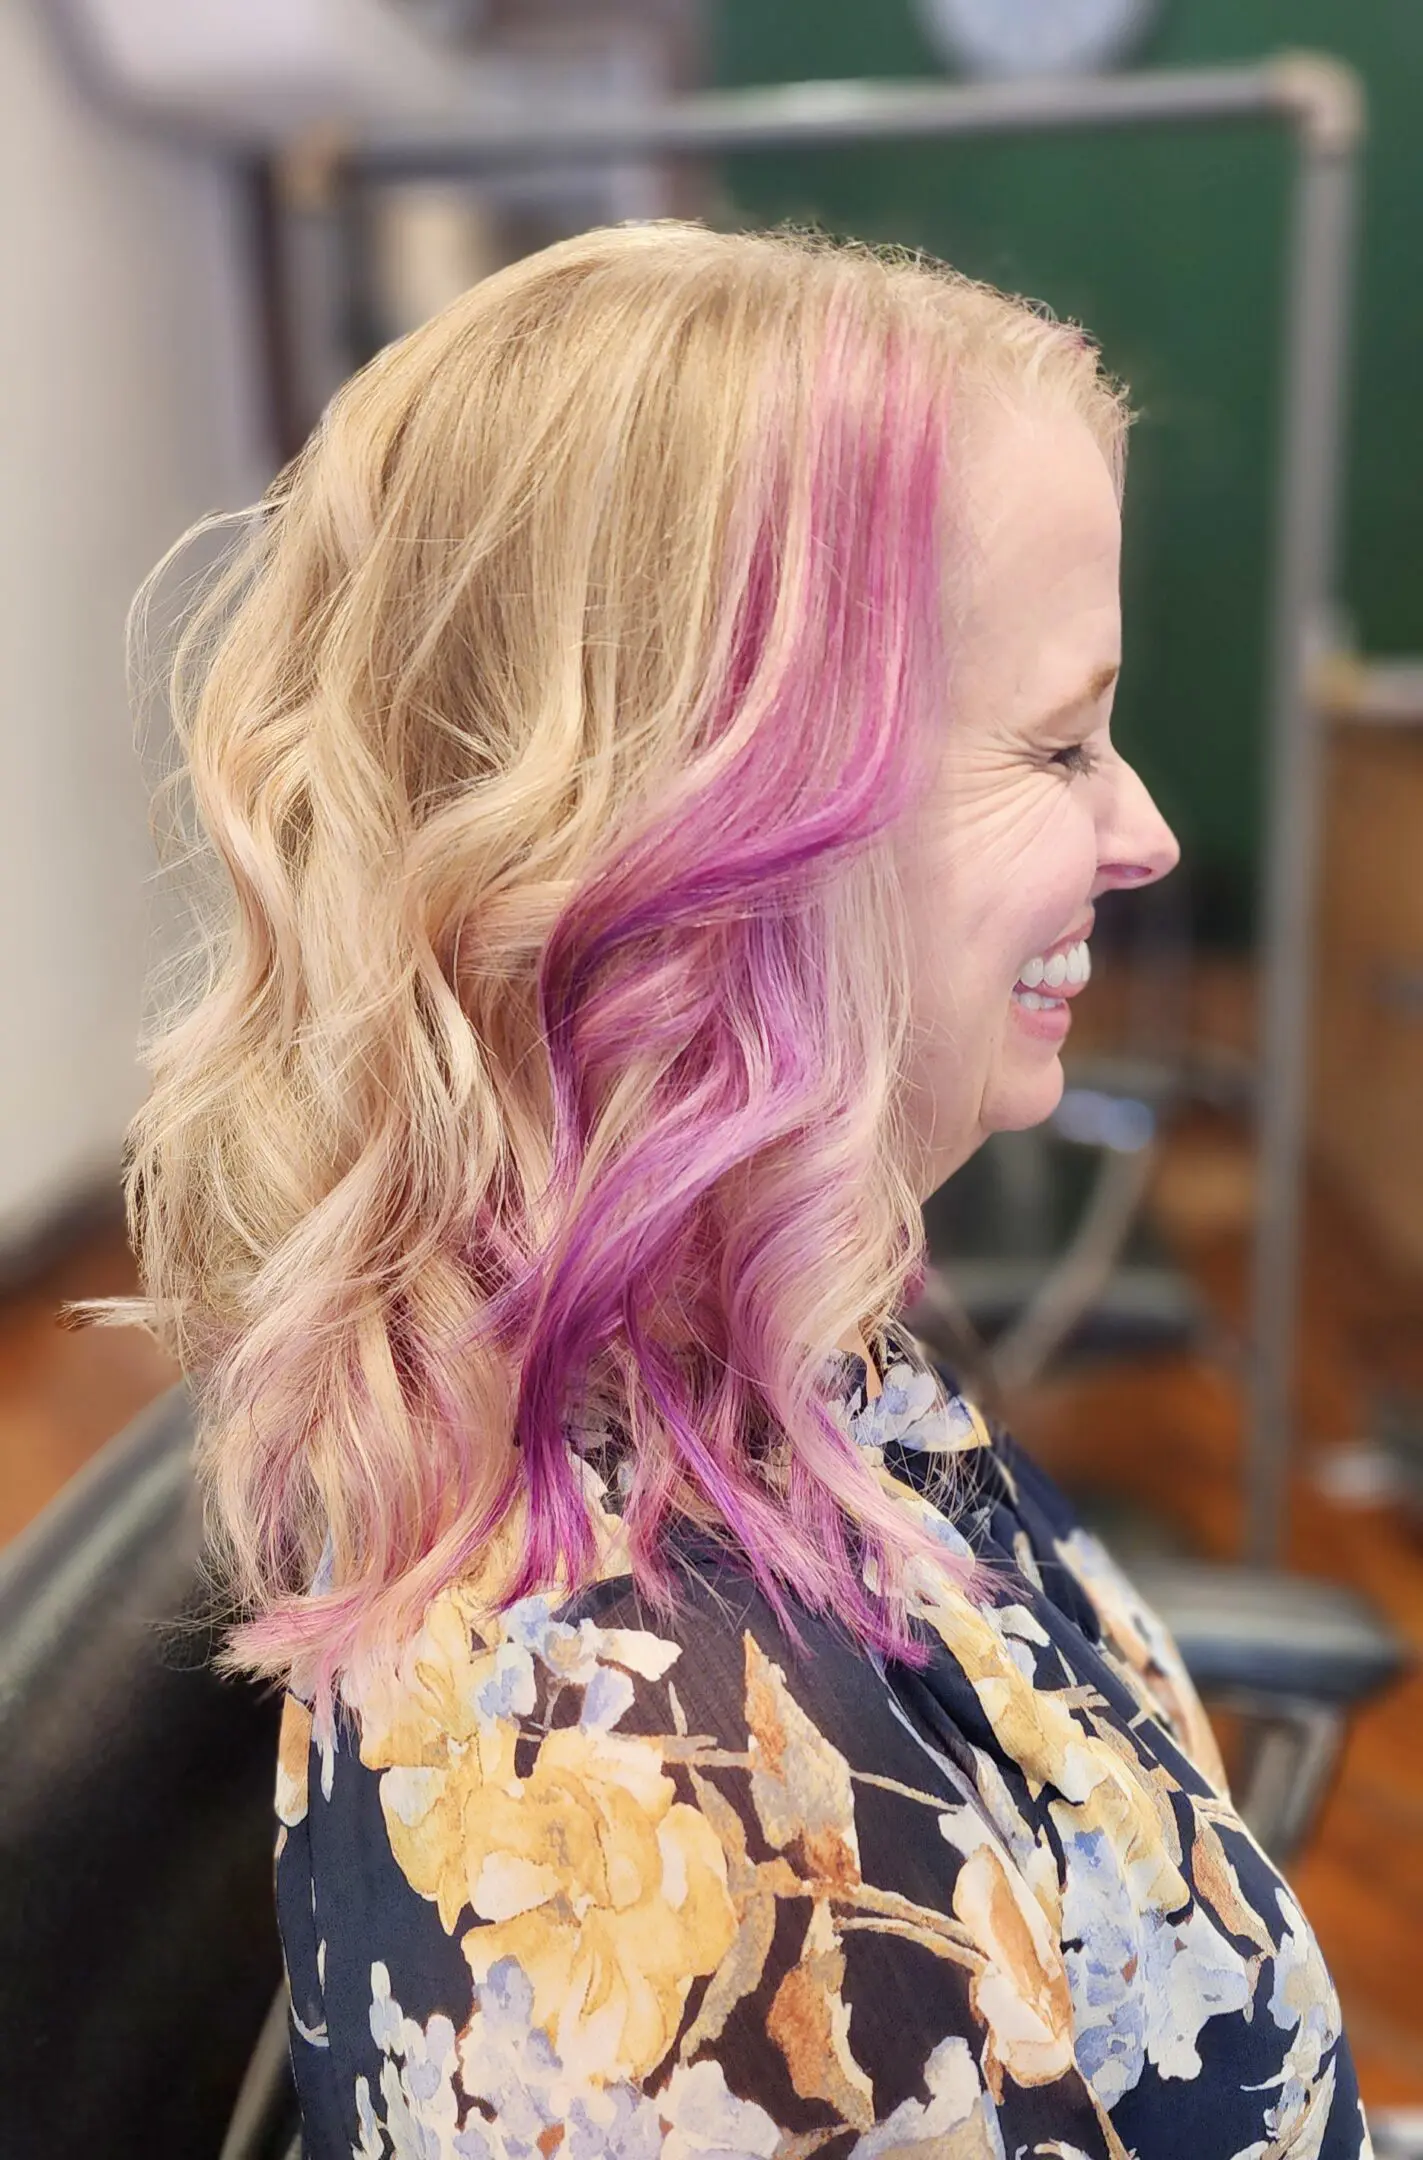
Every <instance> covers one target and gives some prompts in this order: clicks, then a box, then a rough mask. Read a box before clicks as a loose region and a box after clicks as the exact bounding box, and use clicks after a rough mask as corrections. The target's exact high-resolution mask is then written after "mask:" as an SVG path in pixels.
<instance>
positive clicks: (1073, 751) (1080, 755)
mask: <svg viewBox="0 0 1423 2160" xmlns="http://www.w3.org/2000/svg"><path fill="white" fill-rule="evenodd" d="M1050 763H1052V764H1054V765H1056V766H1058V767H1059V769H1060V770H1061V771H1063V772H1070V773H1090V772H1095V771H1096V770H1097V753H1096V751H1095V750H1094V749H1093V748H1092V746H1091V744H1090V743H1085V742H1080V743H1068V744H1067V746H1066V747H1065V748H1064V749H1061V750H1054V751H1053V753H1052V757H1051V759H1050Z"/></svg>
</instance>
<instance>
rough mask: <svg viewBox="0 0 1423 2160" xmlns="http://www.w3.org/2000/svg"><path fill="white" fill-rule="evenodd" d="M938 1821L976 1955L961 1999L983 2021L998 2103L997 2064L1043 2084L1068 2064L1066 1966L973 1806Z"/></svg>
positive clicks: (989, 2076)
mask: <svg viewBox="0 0 1423 2160" xmlns="http://www.w3.org/2000/svg"><path fill="white" fill-rule="evenodd" d="M939 1822H940V1828H941V1829H942V1831H943V1833H944V1835H945V1837H946V1838H948V1840H949V1842H950V1843H951V1844H953V1845H954V1846H956V1847H957V1848H958V1849H959V1850H960V1851H961V1852H962V1853H963V1855H964V1858H963V1863H962V1865H961V1867H960V1868H959V1872H958V1877H957V1879H956V1881H955V1883H954V1915H955V1917H956V1918H957V1919H958V1920H960V1921H962V1923H963V1925H964V1927H965V1928H966V1929H967V1930H968V1933H969V1935H970V1936H971V1938H972V1940H973V1942H974V1944H975V1945H976V1946H977V1948H978V1949H980V1950H981V1951H982V1952H983V1955H984V1965H983V1968H982V1970H981V1971H979V1972H976V1973H975V1974H974V1976H973V1978H972V1980H971V1981H970V1983H969V1999H970V2001H971V2003H972V2005H973V2009H974V2013H975V2015H976V2016H977V2017H979V2018H981V2019H982V2020H983V2023H984V2026H985V2028H986V2040H985V2044H984V2049H983V2055H982V2064H983V2075H984V2080H985V2082H986V2084H987V2086H988V2088H989V2091H990V2092H991V2093H992V2095H993V2098H994V2101H995V2102H996V2103H1001V2101H1002V2098H1003V2074H1004V2072H1005V2071H1006V2072H1007V2073H1008V2075H1009V2076H1010V2077H1012V2078H1013V2079H1014V2080H1015V2082H1016V2083H1017V2084H1019V2085H1051V2084H1053V2083H1054V2082H1055V2081H1056V2080H1057V2079H1058V2078H1060V2077H1062V2076H1064V2075H1065V2074H1066V2072H1067V2071H1068V2070H1069V2069H1071V2067H1072V2062H1073V2052H1072V1994H1071V1989H1070V1987H1069V1985H1068V1978H1067V1969H1066V1966H1065V1965H1064V1963H1063V1959H1062V1951H1061V1946H1060V1944H1059V1943H1058V1941H1057V1939H1056V1937H1055V1936H1054V1935H1053V1933H1052V1932H1051V1930H1050V1928H1049V1926H1048V1923H1047V1918H1046V1916H1045V1914H1044V1912H1043V1910H1042V1907H1041V1905H1040V1904H1039V1903H1038V1900H1037V1899H1036V1897H1034V1895H1033V1893H1032V1891H1031V1890H1030V1889H1029V1888H1028V1886H1027V1884H1026V1883H1025V1882H1024V1881H1023V1880H1022V1878H1021V1876H1020V1875H1019V1874H1018V1872H1017V1870H1016V1868H1010V1867H1007V1866H1005V1865H1004V1862H1003V1857H1002V1855H1001V1854H1000V1852H999V1851H998V1848H997V1846H996V1845H995V1844H994V1842H993V1840H992V1838H991V1836H990V1835H989V1834H988V1832H987V1831H986V1829H985V1827H984V1825H983V1823H982V1821H981V1819H980V1818H979V1816H978V1814H977V1812H976V1811H975V1810H974V1809H972V1808H966V1807H965V1808H950V1809H947V1810H946V1811H945V1812H944V1814H943V1815H942V1816H941V1817H940V1818H939Z"/></svg>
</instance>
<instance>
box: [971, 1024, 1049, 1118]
mask: <svg viewBox="0 0 1423 2160" xmlns="http://www.w3.org/2000/svg"><path fill="white" fill-rule="evenodd" d="M1035 1049H1036V1051H1037V1054H1036V1055H1035V1056H1034V1057H1033V1058H1032V1059H1031V1061H1030V1060H1029V1059H1028V1058H1025V1057H1022V1056H1021V1055H1020V1056H1019V1057H1016V1058H1013V1059H1012V1060H1011V1062H1009V1061H1007V1060H1005V1061H1004V1066H1003V1067H1002V1068H1000V1070H999V1071H998V1072H997V1073H995V1074H994V1075H993V1078H992V1080H991V1082H990V1085H989V1086H988V1087H987V1088H986V1089H985V1090H984V1094H983V1112H982V1123H983V1127H984V1130H985V1131H986V1132H1025V1131H1026V1130H1027V1129H1028V1127H1029V1126H1031V1125H1041V1124H1042V1123H1043V1122H1044V1120H1045V1119H1047V1118H1050V1117H1051V1116H1052V1114H1053V1112H1054V1110H1056V1108H1057V1106H1058V1104H1059V1103H1060V1102H1061V1101H1062V1091H1063V1088H1064V1086H1065V1085H1066V1079H1065V1076H1064V1074H1063V1070H1062V1060H1061V1059H1060V1058H1059V1057H1058V1055H1057V1052H1056V1051H1055V1050H1053V1049H1052V1048H1051V1047H1050V1046H1047V1045H1043V1046H1036V1045H1035Z"/></svg>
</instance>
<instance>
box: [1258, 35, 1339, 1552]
mask: <svg viewBox="0 0 1423 2160" xmlns="http://www.w3.org/2000/svg"><path fill="white" fill-rule="evenodd" d="M1340 72H1341V73H1342V71H1340ZM1351 122H1352V124H1351ZM1301 123H1302V124H1301V137H1302V139H1301V146H1300V153H1301V154H1300V161H1299V165H1298V168H1297V177H1296V183H1295V198H1294V230H1293V234H1292V257H1293V275H1292V278H1291V281H1290V302H1289V324H1288V340H1287V351H1288V358H1289V372H1288V378H1287V386H1286V397H1285V410H1284V425H1283V429H1282V432H1281V440H1280V451H1279V455H1280V472H1279V476H1278V482H1277V498H1276V501H1277V511H1276V516H1277V525H1276V541H1275V546H1276V568H1275V589H1274V601H1273V623H1272V645H1271V653H1270V685H1269V775H1270V777H1269V784H1268V797H1267V799H1268V801H1269V804H1270V816H1269V821H1268V832H1267V836H1266V860H1265V866H1264V878H1263V891H1262V908H1263V920H1262V923H1261V925H1260V942H1261V948H1262V950H1263V953H1264V955H1265V965H1264V968H1263V970H1262V1008H1263V1009H1262V1013H1261V1035H1260V1064H1259V1071H1260V1089H1261V1094H1260V1103H1259V1110H1258V1112H1257V1124H1256V1131H1257V1144H1258V1175H1259V1214H1258V1219H1257V1224H1256V1236H1255V1252H1254V1292H1253V1298H1252V1314H1253V1328H1252V1337H1253V1339H1252V1342H1251V1345H1250V1384H1249V1416H1250V1430H1249V1433H1248V1435H1247V1447H1246V1472H1247V1476H1246V1495H1245V1498H1246V1528H1245V1541H1244V1543H1245V1552H1244V1557H1245V1558H1246V1559H1247V1560H1248V1561H1250V1562H1251V1563H1252V1564H1254V1565H1256V1566H1259V1567H1270V1566H1277V1565H1280V1564H1282V1562H1283V1560H1284V1558H1285V1556H1286V1553H1287V1548H1288V1539H1289V1521H1288V1505H1289V1469H1290V1457H1291V1452H1292V1450H1291V1441H1292V1437H1293V1430H1294V1410H1295V1388H1294V1383H1295V1357H1296V1350H1297V1346H1298V1342H1299V1329H1298V1325H1297V1316H1298V1312H1299V1299H1300V1291H1301V1287H1302V1285H1301V1267H1300V1243H1301V1233H1302V1229H1303V1220H1302V1217H1303V1204H1304V1165H1305V1113H1306V1108H1307V1102H1308V1081H1309V1062H1310V989H1311V977H1312V972H1313V911H1314V902H1315V886H1316V875H1317V871H1316V862H1317V854H1318V808H1319V794H1320V778H1321V764H1322V755H1321V753H1322V741H1321V737H1322V729H1323V725H1324V722H1323V718H1322V715H1321V712H1320V707H1319V700H1318V694H1317V682H1318V666H1319V662H1320V660H1321V659H1322V657H1323V655H1324V653H1325V652H1326V651H1327V650H1328V649H1329V643H1330V637H1331V628H1332V625H1331V616H1330V601H1331V596H1332V593H1333V579H1334V555H1335V531H1336V523H1337V500H1338V491H1339V467H1340V454H1341V437H1342V432H1343V407H1344V396H1343V390H1344V382H1345V372H1346V365H1347V327H1348V318H1349V307H1350V303H1351V299H1352V293H1351V290H1350V287H1351V277H1350V270H1351V264H1352V259H1353V239H1354V211H1355V200H1354V198H1355V156H1354V151H1355V142H1356V138H1357V134H1358V128H1359V124H1360V118H1359V113H1358V109H1357V102H1356V104H1355V107H1354V109H1353V111H1352V113H1350V111H1349V109H1348V107H1347V102H1345V104H1344V105H1343V107H1342V109H1341V104H1340V101H1339V100H1337V99H1336V100H1335V101H1334V104H1333V107H1332V110H1324V111H1321V110H1320V109H1319V108H1318V107H1316V109H1315V110H1314V111H1312V112H1311V111H1306V112H1304V113H1302V114H1301Z"/></svg>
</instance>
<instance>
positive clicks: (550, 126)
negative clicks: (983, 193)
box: [344, 53, 1359, 178]
mask: <svg viewBox="0 0 1423 2160" xmlns="http://www.w3.org/2000/svg"><path fill="white" fill-rule="evenodd" d="M1352 80H1353V79H1352V77H1350V76H1349V74H1348V71H1347V70H1344V69H1342V68H1340V67H1339V66H1338V64H1337V63H1336V62H1334V61H1332V60H1330V59H1329V58H1328V57H1327V56H1325V55H1322V54H1311V53H1290V54H1283V55H1280V56H1278V57H1277V58H1274V59H1271V60H1266V61H1263V62H1261V63H1259V64H1258V65H1255V66H1251V67H1216V68H1173V69H1169V70H1168V69H1163V70H1158V71H1151V72H1147V71H1143V72H1140V73H1135V74H1124V75H1090V76H1079V77H1074V78H1071V79H1062V78H1056V77H1041V78H1036V79H1030V80H1014V81H1007V82H988V83H974V84H969V85H965V84H961V83H940V82H930V81H926V82H917V81H916V82H802V83H785V84H776V85H773V86H770V87H767V88H761V89H748V90H715V91H703V92H700V93H698V94H696V95H693V96H689V97H682V98H675V99H669V100H668V101H667V102H665V103H662V104H650V105H629V106H624V107H622V108H621V109H620V108H619V107H617V106H616V105H609V104H606V103H599V104H598V105H592V104H589V103H587V102H580V103H572V102H570V103H569V104H567V105H559V104H550V103H549V102H548V101H547V100H546V99H540V100H539V101H538V102H537V103H536V104H530V105H528V106H520V105H518V104H517V103H514V102H513V101H501V103H500V104H499V106H498V107H497V109H491V108H490V107H488V106H487V105H484V106H481V105H470V106H469V107H467V108H466V109H464V110H463V111H461V110H459V109H457V108H456V107H455V106H454V105H453V104H452V106H451V108H450V109H449V110H448V111H447V112H445V113H442V114H440V115H437V116H436V115H425V114H421V115H413V114H412V115H405V116H401V117H400V118H397V119H394V120H385V119H372V120H370V121H367V122H363V123H362V124H360V125H359V126H358V127H353V128H349V129H348V130H346V131H344V132H345V135H346V141H345V150H346V155H347V157H348V159H349V162H350V163H351V164H352V165H354V166H355V167H356V168H357V169H358V170H360V171H362V172H365V173H368V174H369V175H370V176H371V177H372V178H376V177H381V176H384V177H388V178H392V177H397V176H403V177H411V178H414V177H419V176H435V175H438V174H441V173H455V172H458V173H473V172H478V171H480V170H482V169H485V168H487V167H490V166H508V165H513V164H540V165H542V164H548V163H551V162H558V163H562V164H567V163H583V162H589V161H598V162H604V161H607V160H610V159H616V160H621V159H625V158H632V157H646V156H651V155H655V154H662V155H684V156H698V155H709V154H712V153H714V152H726V151H736V150H758V149H785V150H790V149H797V148H808V147H811V146H814V145H819V144H826V143H852V142H854V143H866V142H874V141H905V140H909V139H911V138H916V137H917V138H924V137H939V138H945V137H955V136H957V137H971V136H978V135H996V134H1022V133H1031V132H1033V131H1036V130H1049V129H1055V128H1086V127H1135V126H1143V125H1150V124H1152V123H1153V122H1159V121H1175V122H1182V121H1187V122H1188V121H1200V122H1202V123H1206V122H1212V121H1222V120H1232V119H1249V118H1251V117H1260V116H1269V115H1278V116H1280V117H1285V118H1292V119H1293V120H1295V121H1296V122H1297V123H1299V124H1302V125H1303V126H1304V128H1305V130H1306V132H1307V133H1309V134H1310V135H1311V136H1312V137H1313V138H1314V139H1315V140H1316V141H1318V142H1327V143H1328V144H1329V145H1330V146H1332V147H1339V148H1348V147H1350V145H1351V143H1352V141H1353V139H1354V136H1355V133H1356V131H1357V126H1358V124H1359V104H1358V99H1357V97H1356V96H1355V95H1354V94H1353V92H1352Z"/></svg>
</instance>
